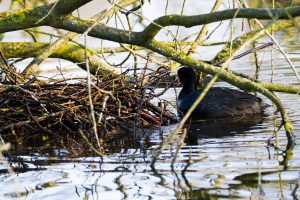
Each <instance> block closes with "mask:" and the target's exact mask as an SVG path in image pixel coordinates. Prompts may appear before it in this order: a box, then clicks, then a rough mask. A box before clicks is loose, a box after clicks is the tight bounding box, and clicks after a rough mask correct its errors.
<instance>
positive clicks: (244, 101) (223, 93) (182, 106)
mask: <svg viewBox="0 0 300 200" xmlns="http://www.w3.org/2000/svg"><path fill="white" fill-rule="evenodd" d="M177 73H178V78H179V81H180V82H181V83H182V84H183V88H182V90H181V91H180V93H179V96H178V102H177V103H178V110H179V114H180V115H181V116H182V115H184V114H186V112H187V111H188V109H189V108H190V107H191V106H192V104H193V103H194V102H195V101H196V99H197V98H198V97H199V95H200V94H201V92H202V91H203V89H200V90H196V89H195V88H196V81H197V79H196V74H195V71H194V70H193V69H192V68H191V67H182V68H180V69H179V70H178V72H177ZM264 107H265V104H263V103H262V100H261V99H260V98H259V97H256V96H254V95H252V94H248V93H246V92H241V91H238V90H233V89H229V88H225V87H212V88H211V89H210V90H209V91H208V93H207V94H206V96H205V97H204V99H203V100H202V101H201V103H200V104H199V105H198V106H197V108H196V109H195V110H194V112H193V113H192V117H193V118H199V119H212V118H232V117H241V116H249V115H254V114H261V113H262V112H263V108H264Z"/></svg>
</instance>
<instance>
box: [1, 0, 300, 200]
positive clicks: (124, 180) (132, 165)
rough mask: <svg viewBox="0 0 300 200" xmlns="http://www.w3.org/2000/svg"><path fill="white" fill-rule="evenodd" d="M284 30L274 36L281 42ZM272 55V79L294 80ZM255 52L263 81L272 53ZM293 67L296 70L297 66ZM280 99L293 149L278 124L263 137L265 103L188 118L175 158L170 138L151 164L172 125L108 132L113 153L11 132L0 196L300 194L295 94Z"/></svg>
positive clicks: (244, 64)
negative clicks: (255, 109) (241, 115)
mask: <svg viewBox="0 0 300 200" xmlns="http://www.w3.org/2000/svg"><path fill="white" fill-rule="evenodd" d="M253 2H254V1H253ZM257 2H261V1H257ZM281 2H285V1H281ZM291 32H293V31H291ZM294 32H295V30H294ZM294 32H293V33H294ZM296 32H297V31H296ZM298 32H299V31H298ZM289 33H290V32H288V33H285V34H283V33H282V32H281V33H278V35H276V36H277V38H278V39H279V40H283V39H285V38H286V37H287V34H289ZM285 49H287V50H288V51H290V52H297V51H299V50H298V49H299V42H298V43H296V44H295V43H293V44H290V45H286V46H285ZM211 53H214V52H210V54H211ZM273 53H274V55H273V57H276V60H274V65H275V66H276V70H275V75H274V79H273V80H274V81H275V82H276V81H280V82H284V83H293V84H297V79H296V78H295V77H294V75H293V72H292V70H291V69H290V68H289V67H288V66H287V64H286V62H285V60H284V58H283V57H282V56H280V53H278V52H276V51H275V52H273ZM259 56H260V59H261V60H263V61H262V63H261V64H262V68H261V76H260V80H262V81H269V80H270V77H271V67H270V58H271V55H270V51H269V50H263V51H260V53H259ZM291 57H292V60H293V62H294V64H295V65H296V66H300V63H299V58H298V57H299V56H298V55H291ZM251 60H253V59H252V58H251V56H250V55H249V56H248V57H245V58H244V59H242V60H236V61H234V62H233V64H232V67H233V69H235V70H237V71H241V72H244V73H250V74H251V71H249V69H250V67H249V66H251V65H253V62H252V61H251ZM297 70H298V72H300V68H299V67H298V68H297ZM224 85H226V86H227V84H224V83H218V86H224ZM279 97H280V98H281V99H282V101H283V104H284V105H285V106H286V108H287V110H288V113H289V116H290V118H291V120H292V122H293V124H294V128H295V135H296V145H295V146H294V147H289V146H288V145H287V142H286V137H285V133H284V131H283V130H280V131H279V132H278V134H277V135H276V136H275V137H274V139H272V140H271V142H269V143H268V140H269V139H270V138H271V137H272V135H273V133H274V130H275V129H276V128H275V126H278V125H279V124H280V118H279V117H278V116H277V114H273V107H270V108H268V110H267V111H266V112H267V115H266V116H255V117H254V116H253V117H252V118H251V119H244V120H239V121H231V122H228V121H217V122H215V121H201V122H193V123H191V124H190V125H189V126H188V129H189V131H188V135H187V138H186V140H185V144H184V145H183V146H182V148H181V149H180V150H179V152H178V154H177V159H176V162H175V163H174V164H172V161H173V158H174V156H175V153H176V150H177V149H176V148H177V145H176V143H175V145H173V146H171V147H169V148H168V149H166V150H165V151H164V152H163V153H162V154H161V155H160V157H159V158H158V160H157V162H156V163H155V165H154V166H152V167H151V166H150V162H151V159H152V155H153V154H152V150H153V149H155V148H157V147H158V146H159V145H160V144H161V142H162V141H163V140H165V139H166V137H167V136H168V135H170V134H171V133H172V132H173V131H174V129H175V128H176V125H172V126H167V127H163V128H162V129H152V130H147V131H146V133H145V135H144V136H141V137H140V138H122V137H120V138H118V140H112V139H110V138H107V141H106V142H107V143H109V145H108V146H107V147H106V148H107V149H110V152H108V156H107V157H104V158H103V159H101V158H99V157H96V156H95V157H92V156H90V157H86V156H84V155H85V153H86V152H82V150H81V149H84V148H86V147H83V146H81V145H84V141H82V142H81V141H80V140H78V143H75V142H73V141H70V140H67V141H57V140H51V138H48V137H46V136H43V135H31V136H26V137H25V136H24V137H23V136H21V135H20V136H18V137H19V138H17V137H16V136H14V137H15V138H14V139H10V140H6V141H12V142H13V141H14V142H15V143H12V150H11V151H10V154H7V155H6V156H7V157H9V156H10V155H11V158H10V159H11V161H12V166H13V167H14V168H15V172H16V174H15V175H9V174H7V173H6V166H4V165H3V163H0V172H1V173H0V180H1V181H0V199H12V198H15V197H17V196H18V195H19V196H21V197H22V199H49V200H50V199H51V200H53V199H57V200H58V199H65V200H66V199H123V198H127V199H151V198H153V199H175V198H178V199H232V198H237V199H297V197H298V199H299V196H300V192H299V190H298V184H299V181H300V145H299V144H300V137H299V136H300V135H299V134H300V98H299V96H295V95H282V94H280V95H279ZM162 98H165V99H168V100H171V101H173V103H174V102H175V96H174V91H173V90H169V91H168V93H167V94H165V95H164V96H163V97H162ZM267 103H269V102H267ZM116 132H117V131H116ZM111 134H114V133H111ZM116 134H117V133H116ZM16 155H17V156H16ZM14 178H16V179H17V182H15V179H14Z"/></svg>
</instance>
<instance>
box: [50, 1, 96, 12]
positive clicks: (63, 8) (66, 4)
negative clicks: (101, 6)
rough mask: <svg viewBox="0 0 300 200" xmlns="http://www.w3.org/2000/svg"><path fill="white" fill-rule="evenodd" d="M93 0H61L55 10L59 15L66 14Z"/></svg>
mask: <svg viewBox="0 0 300 200" xmlns="http://www.w3.org/2000/svg"><path fill="white" fill-rule="evenodd" d="M91 1H92V0H76V1H74V0H59V1H58V2H57V4H56V5H55V8H54V10H53V12H54V13H55V14H57V15H66V14H69V13H72V12H73V11H75V10H76V9H78V8H80V7H81V6H83V5H85V4H87V3H89V2H91Z"/></svg>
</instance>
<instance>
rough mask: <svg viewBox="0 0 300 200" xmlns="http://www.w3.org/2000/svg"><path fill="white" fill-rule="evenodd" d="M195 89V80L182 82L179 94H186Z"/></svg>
mask: <svg viewBox="0 0 300 200" xmlns="http://www.w3.org/2000/svg"><path fill="white" fill-rule="evenodd" d="M193 91H195V82H194V81H192V80H190V81H187V82H185V83H184V85H183V88H182V90H181V91H180V94H179V96H181V95H183V94H188V93H190V92H193Z"/></svg>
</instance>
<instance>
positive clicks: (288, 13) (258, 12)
mask: <svg viewBox="0 0 300 200" xmlns="http://www.w3.org/2000/svg"><path fill="white" fill-rule="evenodd" d="M52 5H53V4H49V5H44V6H40V7H36V8H33V9H22V10H19V11H15V12H10V13H4V14H3V13H2V14H1V13H0V33H3V32H8V31H15V30H22V29H26V28H31V27H36V26H41V25H47V26H52V27H54V28H61V29H64V30H69V31H72V32H77V33H83V32H84V31H86V30H87V28H89V27H90V26H91V25H92V24H93V22H92V21H87V20H81V19H78V18H75V17H72V16H69V15H56V14H50V15H49V16H48V17H47V18H46V19H44V20H42V21H41V22H39V19H41V18H43V17H44V16H45V15H47V14H48V13H49V11H50V9H51V8H52ZM270 13H271V14H270ZM274 16H276V17H277V18H279V19H289V18H290V17H296V16H300V7H299V6H298V7H292V8H281V9H270V10H267V9H254V8H253V9H252V8H251V9H250V8H246V9H232V10H225V11H219V12H214V13H210V14H203V15H194V16H181V15H167V16H163V17H160V18H158V19H156V20H154V22H153V23H151V24H150V25H149V26H147V27H146V28H145V29H144V30H143V31H142V32H130V31H126V30H121V29H116V28H111V27H106V26H103V25H97V26H95V28H93V29H92V30H91V31H90V32H89V35H90V36H93V37H97V38H100V39H106V40H110V41H114V42H119V43H128V44H135V45H142V44H143V43H144V42H145V41H147V40H149V39H152V38H153V37H154V36H155V35H156V34H157V33H158V32H159V31H160V30H161V28H162V27H165V26H172V25H178V26H185V27H192V26H197V25H203V24H208V23H212V22H217V21H222V20H227V19H232V18H257V19H272V18H273V17H274ZM37 22H39V23H37Z"/></svg>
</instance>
